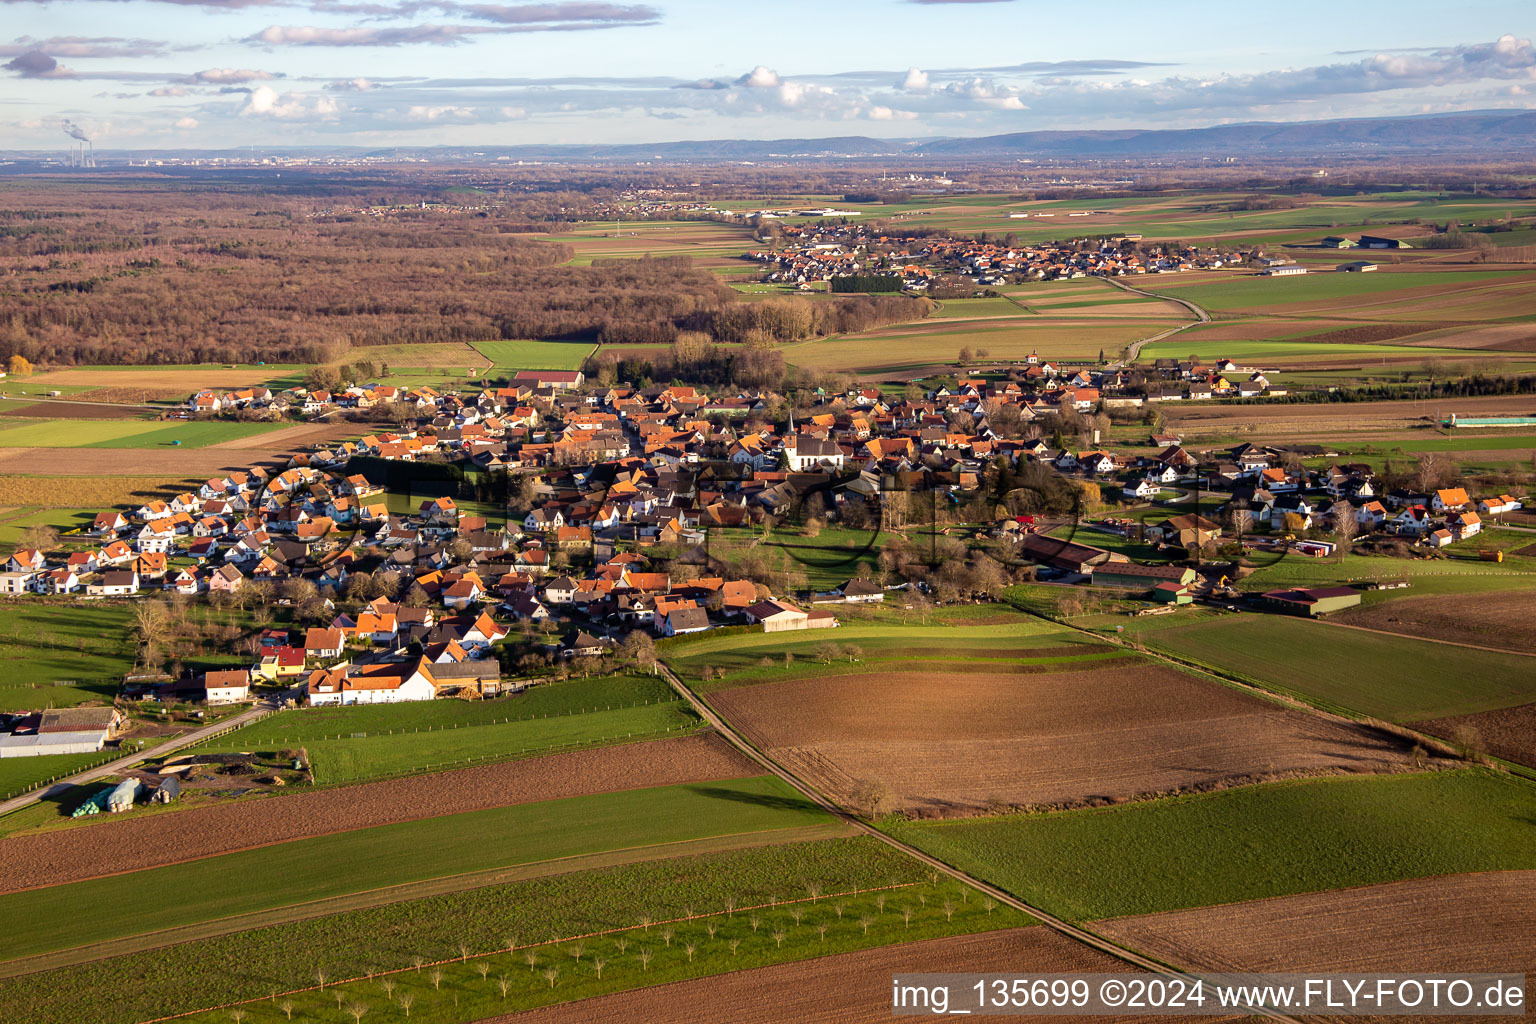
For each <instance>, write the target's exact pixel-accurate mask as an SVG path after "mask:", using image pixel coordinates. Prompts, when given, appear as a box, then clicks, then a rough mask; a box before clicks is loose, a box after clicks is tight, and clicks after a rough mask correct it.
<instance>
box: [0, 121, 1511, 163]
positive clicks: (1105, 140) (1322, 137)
mask: <svg viewBox="0 0 1536 1024" xmlns="http://www.w3.org/2000/svg"><path fill="white" fill-rule="evenodd" d="M260 153H261V154H262V155H276V154H285V153H286V154H292V155H310V156H313V155H316V154H320V153H325V154H333V155H337V156H347V157H359V156H368V157H373V158H376V159H386V160H387V159H390V158H400V159H418V160H419V159H426V160H434V159H437V160H462V161H471V160H484V159H486V158H491V159H496V158H505V159H508V160H551V161H570V162H581V161H593V162H602V161H609V160H622V161H626V162H628V161H645V160H661V161H670V162H687V161H711V162H713V161H720V160H733V161H794V160H837V159H875V160H878V159H889V160H893V161H894V160H921V159H934V160H944V161H949V160H956V159H976V160H986V159H1007V160H1016V159H1021V158H1026V157H1028V158H1044V159H1066V160H1071V159H1079V158H1095V157H1103V158H1131V157H1158V156H1168V157H1190V156H1208V157H1213V158H1221V157H1228V156H1232V157H1244V156H1250V157H1254V156H1264V157H1291V158H1296V159H1310V158H1316V157H1322V156H1335V157H1336V156H1348V155H1355V156H1386V155H1406V154H1416V155H1420V156H1431V155H1434V156H1445V155H1460V154H1466V155H1469V156H1471V155H1486V156H1509V155H1514V154H1521V155H1525V154H1530V153H1536V111H1531V110H1478V111H1469V112H1466V113H1458V114H1424V115H1416V116H1411V117H1369V118H1354V119H1350V120H1339V121H1295V122H1283V123H1282V122H1256V123H1249V124H1226V125H1216V126H1213V127H1209V128H1176V129H1116V130H1107V131H1096V130H1086V129H1085V130H1081V131H1074V130H1057V131H1038V132H1016V133H1014V134H1011V135H986V136H981V137H968V138H919V139H871V138H867V137H865V136H861V135H851V136H842V137H838V138H829V139H770V140H766V141H765V140H760V139H717V140H708V141H697V142H646V143H626V144H623V145H603V144H589V145H526V146H475V147H465V146H392V147H383V148H378V149H364V148H360V147H319V146H309V147H262V148H261V149H260ZM16 155H17V156H18V157H19V158H20V159H21V160H22V161H28V159H29V158H35V157H37V156H40V155H41V154H35V153H27V154H16ZM100 155H101V154H98V156H100ZM245 155H247V154H246V152H245V151H207V150H197V151H193V150H171V151H167V150H156V151H144V150H134V151H128V150H116V151H114V152H113V153H112V154H111V157H109V159H118V158H121V157H124V156H126V157H128V158H130V159H142V158H144V157H146V156H159V157H166V156H182V157H194V156H205V157H206V156H222V157H233V158H239V157H243V156H245ZM48 156H49V157H53V156H56V154H48ZM16 169H17V170H24V169H25V168H20V167H19V168H16Z"/></svg>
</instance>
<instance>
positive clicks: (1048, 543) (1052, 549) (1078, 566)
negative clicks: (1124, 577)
mask: <svg viewBox="0 0 1536 1024" xmlns="http://www.w3.org/2000/svg"><path fill="white" fill-rule="evenodd" d="M1018 552H1019V554H1020V555H1021V556H1023V557H1024V558H1028V559H1030V560H1031V561H1035V562H1041V563H1044V564H1045V565H1049V566H1052V567H1054V568H1057V569H1065V570H1066V571H1068V572H1076V573H1082V574H1084V575H1087V574H1088V573H1091V572H1093V568H1094V566H1097V565H1103V564H1104V563H1105V562H1108V561H1110V558H1111V556H1110V553H1109V552H1108V551H1105V550H1104V549H1103V548H1095V547H1090V546H1089V545H1087V544H1077V543H1074V542H1073V541H1070V540H1061V539H1060V538H1057V537H1047V536H1044V535H1042V534H1038V533H1035V534H1030V535H1028V536H1026V537H1025V538H1024V539H1023V540H1021V541H1019V546H1018ZM1119 560H1120V559H1116V561H1119Z"/></svg>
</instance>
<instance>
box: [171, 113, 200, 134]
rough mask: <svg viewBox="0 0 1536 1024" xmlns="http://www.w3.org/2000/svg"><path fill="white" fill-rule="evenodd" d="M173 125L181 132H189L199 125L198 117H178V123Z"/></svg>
mask: <svg viewBox="0 0 1536 1024" xmlns="http://www.w3.org/2000/svg"><path fill="white" fill-rule="evenodd" d="M172 127H174V128H175V129H176V130H177V131H179V132H189V131H191V130H192V129H194V128H196V127H197V118H195V117H183V118H178V119H177V121H176V123H175V124H174V125H173V126H172Z"/></svg>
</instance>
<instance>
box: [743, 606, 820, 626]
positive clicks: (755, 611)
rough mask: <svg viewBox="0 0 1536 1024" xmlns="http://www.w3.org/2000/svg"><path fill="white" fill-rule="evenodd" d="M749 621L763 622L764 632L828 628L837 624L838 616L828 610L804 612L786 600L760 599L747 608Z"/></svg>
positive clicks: (753, 622)
mask: <svg viewBox="0 0 1536 1024" xmlns="http://www.w3.org/2000/svg"><path fill="white" fill-rule="evenodd" d="M745 614H746V617H747V621H748V622H749V623H752V624H753V625H756V624H757V623H762V626H763V632H764V633H780V632H784V631H785V630H791V629H826V628H829V627H832V626H836V625H837V618H836V617H835V616H834V615H833V614H832V613H831V612H827V611H816V612H809V613H807V612H803V611H801V610H800V609H799V608H796V607H795V606H794V605H792V604H789V603H788V602H786V601H759V602H758V603H757V604H754V605H753V606H752V607H750V608H748V609H747V610H746V613H745Z"/></svg>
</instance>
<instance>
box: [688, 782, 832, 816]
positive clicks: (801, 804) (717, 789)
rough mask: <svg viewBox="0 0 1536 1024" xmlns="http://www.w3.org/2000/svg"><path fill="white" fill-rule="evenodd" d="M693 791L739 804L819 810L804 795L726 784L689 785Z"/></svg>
mask: <svg viewBox="0 0 1536 1024" xmlns="http://www.w3.org/2000/svg"><path fill="white" fill-rule="evenodd" d="M688 788H689V789H690V790H692V791H693V792H695V793H697V794H699V795H700V796H707V797H712V798H714V799H716V800H729V801H730V802H732V803H738V804H753V805H755V806H757V807H771V808H773V809H775V810H781V811H817V810H820V809H821V808H819V807H818V806H817V805H816V804H813V803H811V801H809V800H807V799H805V798H804V797H798V796H794V797H790V796H779V795H777V794H774V793H744V792H742V791H741V790H738V789H728V788H726V787H724V786H689V787H688Z"/></svg>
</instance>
